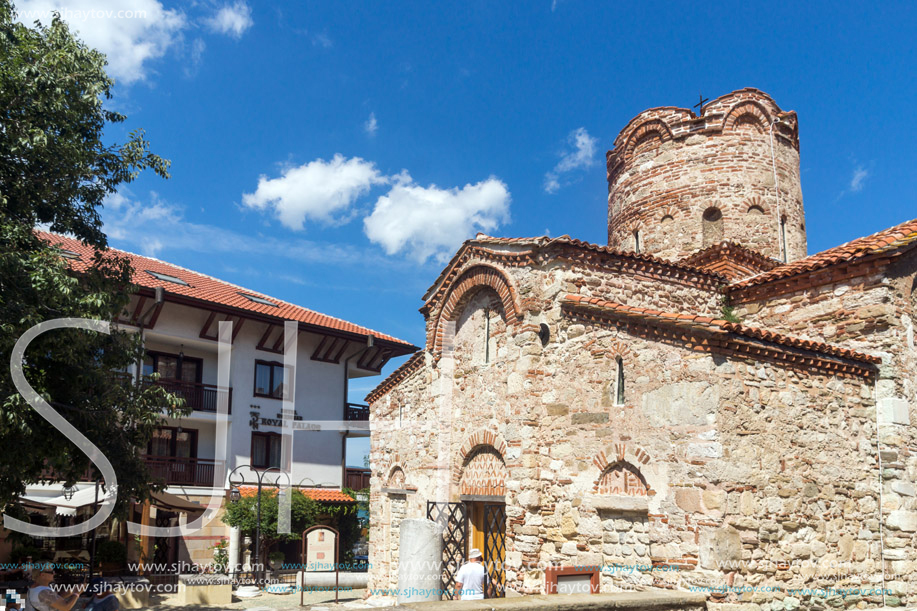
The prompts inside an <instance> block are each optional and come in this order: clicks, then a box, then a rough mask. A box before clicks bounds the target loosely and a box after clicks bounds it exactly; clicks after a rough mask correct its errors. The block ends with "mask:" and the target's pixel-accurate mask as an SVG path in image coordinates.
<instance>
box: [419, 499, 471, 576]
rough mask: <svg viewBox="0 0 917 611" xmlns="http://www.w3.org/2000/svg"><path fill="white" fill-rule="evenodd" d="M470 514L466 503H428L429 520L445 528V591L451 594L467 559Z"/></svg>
mask: <svg viewBox="0 0 917 611" xmlns="http://www.w3.org/2000/svg"><path fill="white" fill-rule="evenodd" d="M467 518H468V512H467V510H466V509H465V504H464V503H437V502H435V501H428V502H427V519H428V520H431V521H433V522H436V523H437V524H441V525H442V526H443V543H444V545H443V590H444V591H446V592H451V591H452V588H453V586H455V574H456V573H457V572H458V570H459V568H460V567H461V566H462V562H464V559H465V553H466V550H465V545H466V539H467V535H468V526H467Z"/></svg>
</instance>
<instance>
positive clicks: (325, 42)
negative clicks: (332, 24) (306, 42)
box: [312, 32, 334, 49]
mask: <svg viewBox="0 0 917 611" xmlns="http://www.w3.org/2000/svg"><path fill="white" fill-rule="evenodd" d="M312 46H314V47H321V48H323V49H330V48H331V47H333V46H334V41H333V40H331V38H329V37H328V35H327V34H324V33H322V32H319V33H318V34H313V35H312Z"/></svg>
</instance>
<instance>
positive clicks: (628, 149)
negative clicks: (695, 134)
mask: <svg viewBox="0 0 917 611" xmlns="http://www.w3.org/2000/svg"><path fill="white" fill-rule="evenodd" d="M652 134H656V135H657V136H658V137H659V141H660V143H664V142H668V141H669V140H671V139H672V130H670V129H669V126H668V125H666V124H665V122H664V121H661V120H659V119H650V120H649V121H646V122H644V123H641V124H640V126H639V127H637V128H636V129H634V131H632V132H631V133H630V136H628V137H627V143H626V144H625V145H624V158H625V159H630V158H631V157H633V154H634V148H636V146H637V143H638V142H641V141H642V140H644V139H645V138H647V137H648V136H650V135H652Z"/></svg>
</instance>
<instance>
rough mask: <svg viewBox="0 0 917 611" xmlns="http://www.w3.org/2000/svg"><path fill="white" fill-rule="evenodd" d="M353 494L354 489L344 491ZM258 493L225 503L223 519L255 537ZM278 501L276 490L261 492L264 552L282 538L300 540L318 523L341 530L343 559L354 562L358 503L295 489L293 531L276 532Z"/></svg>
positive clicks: (284, 539) (357, 534) (291, 509)
mask: <svg viewBox="0 0 917 611" xmlns="http://www.w3.org/2000/svg"><path fill="white" fill-rule="evenodd" d="M344 493H345V494H349V495H350V496H351V497H353V496H354V495H353V493H352V491H349V490H346V489H345V490H344ZM257 503H258V496H257V495H256V494H253V495H250V496H243V497H242V498H241V499H239V500H238V501H236V502H234V503H229V504H228V505H227V506H226V512H225V513H224V514H223V522H225V523H226V524H228V525H230V526H233V527H236V528H238V529H239V530H241V531H242V533H243V534H244V535H245V536H249V537H252V540H254V538H255V527H256V525H257V524H258V518H257V516H258V508H257ZM278 507H279V500H278V496H277V491H276V490H275V489H270V488H268V489H263V490H262V492H261V554H262V556H263V559H266V558H267V557H268V554H269V553H270V551H271V548H273V547H274V545H275V544H277V543H279V542H282V541H298V540H300V539H301V537H302V533H303V531H304V530H306V529H307V528H310V527H312V526H315V525H317V524H325V525H328V526H333V527H334V528H336V529H337V530H338V531H339V532H340V533H341V562H351V561H352V559H353V554H352V552H351V548H352V547H353V544H354V543H355V542H356V540H357V539H358V538H359V536H360V528H359V524H358V522H357V506H356V504H355V503H319V502H318V501H315V500H313V499H312V498H310V497H309V496H307V495H305V494H303V493H302V492H301V491H300V490H296V489H294V490H293V496H292V500H291V501H290V532H289V533H287V534H282V533H278V532H277V515H278Z"/></svg>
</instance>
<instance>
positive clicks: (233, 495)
mask: <svg viewBox="0 0 917 611" xmlns="http://www.w3.org/2000/svg"><path fill="white" fill-rule="evenodd" d="M240 469H248V470H249V471H253V472H254V473H255V476H256V477H257V478H258V492H257V494H258V500H257V507H258V510H257V512H258V515H257V518H256V520H255V566H257V567H259V569H258V575H259V577H262V575H261V573H262V569H261V567H262V565H261V564H259V561H260V559H261V487H262V484H263V483H264V477H265V476H266V475H267V474H268V473H270V472H271V471H276V472H277V479H276V480H274V485H275V486H277V487H278V488H279V487H280V486H278V484H279V483H280V476H281V475H284V476H286V478H287V483H288V484H289V482H290V476H289V475H287V474H286V473H285V472H283V471H281V470H280V467H268V468H267V469H256V468H254V467H253V466H251V465H240V466H238V467H236V468H235V469H233V470H232V471H230V472H229V486H230V488H229V500H230V502H232V503H235V502H237V501H238V500H239V499H241V498H242V493H241V491H240V490H239V487H240V486H243V485H244V484H245V478H241V479H239V480H236V481H233V475H235V473H236V471H239V470H240ZM278 492H279V491H278Z"/></svg>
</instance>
